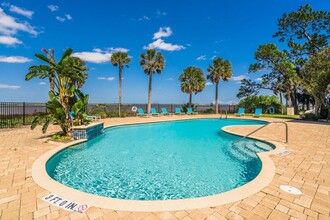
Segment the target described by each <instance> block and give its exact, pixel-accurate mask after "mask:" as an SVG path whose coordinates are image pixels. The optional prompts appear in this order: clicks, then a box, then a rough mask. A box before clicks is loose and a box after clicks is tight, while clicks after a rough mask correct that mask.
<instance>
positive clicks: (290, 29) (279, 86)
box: [237, 4, 330, 116]
mask: <svg viewBox="0 0 330 220" xmlns="http://www.w3.org/2000/svg"><path fill="white" fill-rule="evenodd" d="M273 37H275V38H278V39H279V41H280V42H281V43H283V42H286V43H287V44H286V45H287V49H286V50H283V51H281V50H280V49H279V48H278V47H277V45H275V44H272V43H271V44H264V45H260V46H259V48H258V49H257V51H256V52H255V54H254V57H255V59H256V63H254V64H251V65H250V68H249V72H250V73H255V72H259V71H266V72H267V73H265V74H264V75H262V77H261V81H260V82H257V81H253V80H251V79H244V80H242V85H241V87H240V89H239V93H238V94H237V97H238V98H244V97H249V96H251V95H257V94H258V93H259V91H260V90H261V89H268V90H271V91H273V93H274V94H275V95H280V99H281V102H282V95H283V96H284V98H285V99H286V106H287V107H288V108H290V107H293V108H294V111H295V114H298V102H300V103H302V104H303V108H304V107H307V109H308V108H309V105H310V103H313V104H314V108H315V114H316V115H317V116H320V113H321V110H322V109H326V108H329V104H330V103H329V100H328V101H327V96H328V95H329V93H330V48H329V38H330V12H327V11H314V10H313V9H312V7H311V6H310V5H309V4H306V5H304V6H301V7H299V9H298V11H296V12H291V13H289V14H286V13H285V14H283V16H282V18H280V19H278V30H277V32H276V33H275V34H274V36H273ZM328 98H329V97H328Z"/></svg>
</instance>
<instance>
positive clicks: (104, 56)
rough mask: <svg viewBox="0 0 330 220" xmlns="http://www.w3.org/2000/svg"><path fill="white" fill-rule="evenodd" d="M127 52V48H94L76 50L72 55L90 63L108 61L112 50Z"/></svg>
mask: <svg viewBox="0 0 330 220" xmlns="http://www.w3.org/2000/svg"><path fill="white" fill-rule="evenodd" d="M117 51H121V52H125V53H126V52H128V51H129V50H128V49H126V48H122V47H118V48H113V47H110V48H107V49H106V50H101V49H99V48H95V49H93V50H92V52H86V51H85V52H76V53H73V54H72V56H73V57H79V58H80V59H82V60H84V61H86V62H90V63H106V62H110V58H111V56H112V54H113V53H114V52H117Z"/></svg>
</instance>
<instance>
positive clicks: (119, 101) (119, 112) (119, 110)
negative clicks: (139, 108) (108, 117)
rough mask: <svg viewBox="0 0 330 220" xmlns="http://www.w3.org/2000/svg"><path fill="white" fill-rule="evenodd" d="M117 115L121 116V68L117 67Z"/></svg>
mask: <svg viewBox="0 0 330 220" xmlns="http://www.w3.org/2000/svg"><path fill="white" fill-rule="evenodd" d="M118 90H119V91H118V94H119V97H118V116H119V117H120V116H121V97H122V68H120V67H119V87H118Z"/></svg>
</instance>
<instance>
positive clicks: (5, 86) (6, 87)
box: [0, 84, 21, 89]
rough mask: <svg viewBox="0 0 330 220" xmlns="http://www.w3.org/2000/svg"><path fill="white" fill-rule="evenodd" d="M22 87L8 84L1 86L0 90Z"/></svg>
mask: <svg viewBox="0 0 330 220" xmlns="http://www.w3.org/2000/svg"><path fill="white" fill-rule="evenodd" d="M19 88H21V87H20V86H13V85H6V84H0V89H19Z"/></svg>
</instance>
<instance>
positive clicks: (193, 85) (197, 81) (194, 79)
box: [179, 66, 206, 107]
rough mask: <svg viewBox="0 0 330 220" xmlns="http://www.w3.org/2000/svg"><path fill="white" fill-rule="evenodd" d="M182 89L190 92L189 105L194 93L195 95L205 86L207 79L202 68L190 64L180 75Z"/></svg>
mask: <svg viewBox="0 0 330 220" xmlns="http://www.w3.org/2000/svg"><path fill="white" fill-rule="evenodd" d="M179 80H180V82H181V91H182V92H184V93H187V94H189V106H190V107H191V104H192V94H193V93H194V94H195V95H196V94H197V93H199V92H201V91H203V89H204V88H205V84H206V80H205V77H204V74H203V71H202V70H201V69H200V68H196V67H193V66H189V67H187V68H186V69H184V70H183V73H182V74H181V75H180V76H179Z"/></svg>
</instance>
